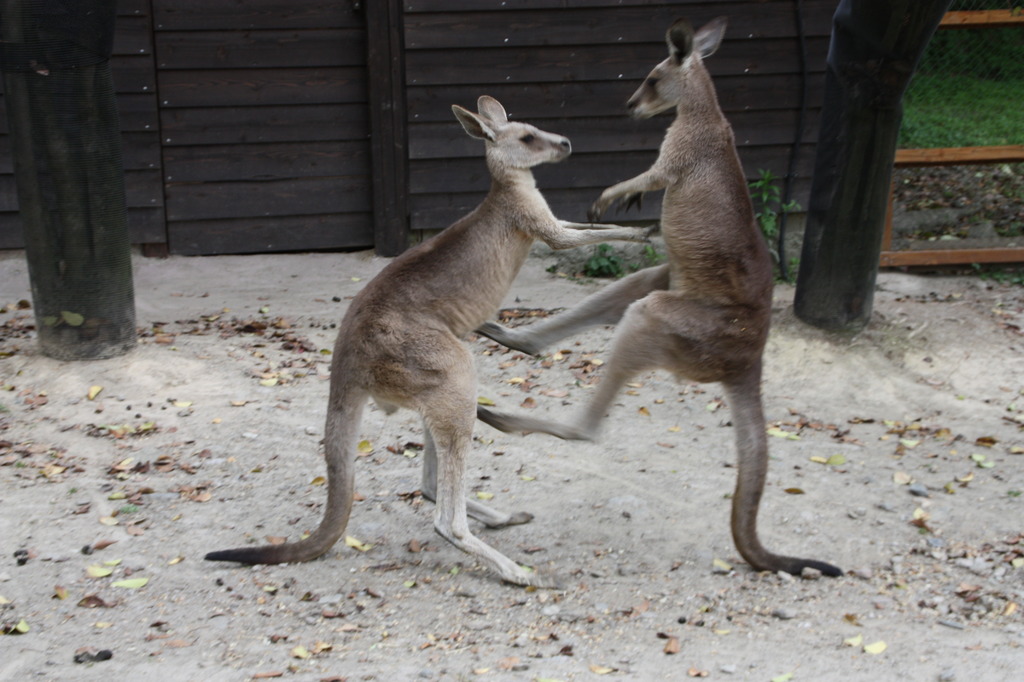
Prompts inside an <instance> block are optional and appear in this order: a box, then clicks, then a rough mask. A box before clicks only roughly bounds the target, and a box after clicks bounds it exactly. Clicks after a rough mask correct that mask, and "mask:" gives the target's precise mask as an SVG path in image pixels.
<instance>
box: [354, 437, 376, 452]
mask: <svg viewBox="0 0 1024 682" xmlns="http://www.w3.org/2000/svg"><path fill="white" fill-rule="evenodd" d="M356 449H357V450H359V452H361V453H363V454H364V455H368V454H370V453H371V452H373V444H372V443H371V442H370V441H368V440H361V441H359V445H357V446H356Z"/></svg>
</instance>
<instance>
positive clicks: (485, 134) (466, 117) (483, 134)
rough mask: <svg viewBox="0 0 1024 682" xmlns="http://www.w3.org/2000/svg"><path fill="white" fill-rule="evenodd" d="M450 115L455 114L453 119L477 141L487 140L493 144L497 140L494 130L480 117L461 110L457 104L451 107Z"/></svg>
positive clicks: (466, 110)
mask: <svg viewBox="0 0 1024 682" xmlns="http://www.w3.org/2000/svg"><path fill="white" fill-rule="evenodd" d="M452 113H453V114H455V118H457V119H459V123H461V124H462V127H463V128H465V129H466V132H467V133H469V136H470V137H475V138H477V139H478V140H487V141H489V142H494V140H495V139H497V137H496V135H495V134H494V130H492V129H491V126H490V125H489V124H488V123H487V121H485V120H484V119H483V118H481V117H480V116H477V115H476V114H474V113H473V112H472V111H469V110H468V109H463V108H462V107H460V106H459V105H458V104H453V105H452Z"/></svg>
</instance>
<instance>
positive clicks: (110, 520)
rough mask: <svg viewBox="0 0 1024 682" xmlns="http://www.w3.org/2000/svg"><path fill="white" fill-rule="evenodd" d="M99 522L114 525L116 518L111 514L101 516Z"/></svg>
mask: <svg viewBox="0 0 1024 682" xmlns="http://www.w3.org/2000/svg"><path fill="white" fill-rule="evenodd" d="M100 523H102V524H103V525H104V526H116V525H117V519H115V518H114V517H113V516H103V517H101V518H100Z"/></svg>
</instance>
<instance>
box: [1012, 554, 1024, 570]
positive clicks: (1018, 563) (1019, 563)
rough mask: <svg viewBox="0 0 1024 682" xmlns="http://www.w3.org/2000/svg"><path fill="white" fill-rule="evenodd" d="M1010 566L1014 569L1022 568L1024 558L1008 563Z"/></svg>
mask: <svg viewBox="0 0 1024 682" xmlns="http://www.w3.org/2000/svg"><path fill="white" fill-rule="evenodd" d="M1010 565H1011V566H1013V567H1014V568H1021V567H1024V557H1017V558H1016V559H1014V560H1013V561H1011V562H1010Z"/></svg>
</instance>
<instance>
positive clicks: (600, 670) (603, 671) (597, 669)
mask: <svg viewBox="0 0 1024 682" xmlns="http://www.w3.org/2000/svg"><path fill="white" fill-rule="evenodd" d="M590 672H592V673H594V674H595V675H607V674H609V673H613V672H615V668H609V667H608V666H606V665H592V666H590Z"/></svg>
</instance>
